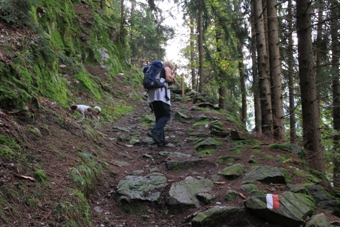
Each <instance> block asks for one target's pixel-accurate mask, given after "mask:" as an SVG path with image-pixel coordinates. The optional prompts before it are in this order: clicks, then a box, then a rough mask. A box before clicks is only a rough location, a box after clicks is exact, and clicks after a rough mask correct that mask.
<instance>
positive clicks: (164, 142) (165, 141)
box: [157, 140, 169, 147]
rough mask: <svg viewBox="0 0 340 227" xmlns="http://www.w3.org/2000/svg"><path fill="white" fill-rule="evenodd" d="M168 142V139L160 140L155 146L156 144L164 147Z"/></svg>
mask: <svg viewBox="0 0 340 227" xmlns="http://www.w3.org/2000/svg"><path fill="white" fill-rule="evenodd" d="M168 143H169V141H167V140H162V141H161V142H160V143H159V144H157V146H158V147H165V146H166V145H167V144H168Z"/></svg>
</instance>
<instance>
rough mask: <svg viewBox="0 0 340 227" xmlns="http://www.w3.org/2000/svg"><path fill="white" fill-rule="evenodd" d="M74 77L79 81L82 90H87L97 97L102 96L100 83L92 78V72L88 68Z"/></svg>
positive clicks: (89, 93)
mask: <svg viewBox="0 0 340 227" xmlns="http://www.w3.org/2000/svg"><path fill="white" fill-rule="evenodd" d="M74 77H75V78H76V79H77V80H78V81H79V88H80V91H83V92H86V93H87V94H88V95H91V96H92V97H93V98H95V99H100V98H101V94H100V89H99V86H98V84H96V83H95V82H94V81H93V80H92V78H91V74H89V73H88V72H87V71H86V70H84V69H83V70H81V71H80V72H78V73H77V74H75V75H74Z"/></svg>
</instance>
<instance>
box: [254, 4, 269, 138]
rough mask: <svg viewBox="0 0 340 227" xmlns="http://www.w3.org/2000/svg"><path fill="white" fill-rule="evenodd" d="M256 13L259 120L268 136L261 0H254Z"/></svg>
mask: <svg viewBox="0 0 340 227" xmlns="http://www.w3.org/2000/svg"><path fill="white" fill-rule="evenodd" d="M255 15H256V35H257V37H256V41H257V53H258V70H259V84H260V98H261V115H262V116H261V120H262V132H263V133H264V134H266V135H268V136H273V115H272V101H271V88H270V78H269V72H268V55H267V52H268V51H267V43H266V33H265V28H264V16H263V8H262V0H255Z"/></svg>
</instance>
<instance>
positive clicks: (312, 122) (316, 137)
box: [296, 0, 324, 172]
mask: <svg viewBox="0 0 340 227" xmlns="http://www.w3.org/2000/svg"><path fill="white" fill-rule="evenodd" d="M296 10H297V12H296V14H297V15H296V16H297V22H296V24H297V37H298V53H299V57H298V59H299V77H300V88H301V102H302V127H303V143H304V148H305V149H306V150H307V158H308V161H309V164H310V165H311V167H312V168H315V169H316V170H319V171H322V172H323V170H324V168H323V152H322V150H321V134H320V113H319V106H318V101H317V96H316V83H315V72H314V69H313V52H312V49H313V47H312V26H311V13H312V6H311V2H310V0H296Z"/></svg>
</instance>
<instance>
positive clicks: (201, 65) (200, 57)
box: [198, 0, 204, 92]
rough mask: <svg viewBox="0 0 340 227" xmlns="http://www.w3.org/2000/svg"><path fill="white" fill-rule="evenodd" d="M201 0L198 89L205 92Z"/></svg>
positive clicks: (200, 0)
mask: <svg viewBox="0 0 340 227" xmlns="http://www.w3.org/2000/svg"><path fill="white" fill-rule="evenodd" d="M202 1H203V0H199V5H200V9H199V16H198V58H199V69H198V72H199V78H200V80H199V86H198V91H199V92H203V87H204V86H203V85H204V73H203V15H202V7H201V6H202V3H201V2H202Z"/></svg>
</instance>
